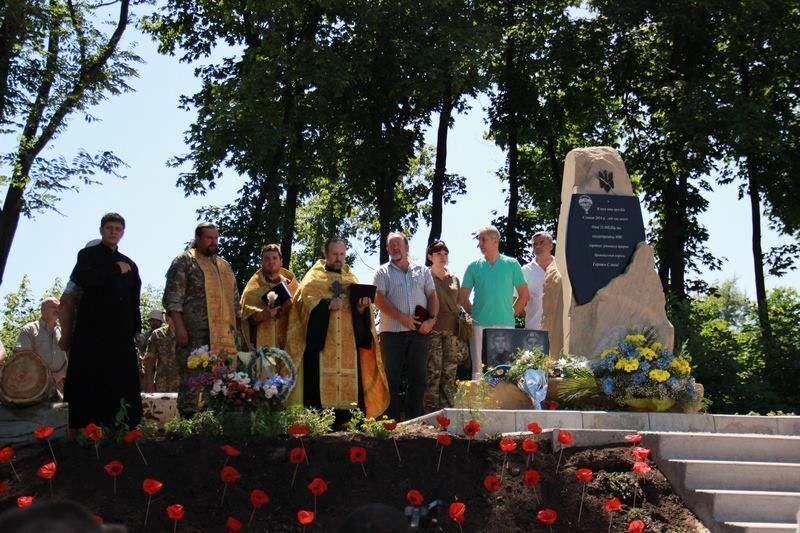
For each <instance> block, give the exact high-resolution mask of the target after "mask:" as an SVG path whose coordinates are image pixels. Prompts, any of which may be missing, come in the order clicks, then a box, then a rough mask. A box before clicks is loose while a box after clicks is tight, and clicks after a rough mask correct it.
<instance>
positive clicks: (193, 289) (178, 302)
mask: <svg viewBox="0 0 800 533" xmlns="http://www.w3.org/2000/svg"><path fill="white" fill-rule="evenodd" d="M217 257H218V256H214V258H212V259H216V258H217ZM233 302H234V303H233V308H234V309H235V310H236V312H237V314H238V312H239V288H238V287H235V286H234V287H233ZM162 303H163V304H164V309H166V310H167V312H170V311H179V312H181V313H183V323H184V325H185V326H186V330H187V331H188V332H189V334H190V335H193V333H195V332H199V331H208V309H207V308H206V290H205V276H204V275H203V270H202V268H200V265H198V264H197V261H195V260H194V258H193V257H192V256H191V254H189V252H184V253H182V254H181V255H179V256H178V257H176V258H175V259H173V261H172V264H171V265H170V267H169V270H168V271H167V283H166V286H165V287H164V298H163V299H162Z"/></svg>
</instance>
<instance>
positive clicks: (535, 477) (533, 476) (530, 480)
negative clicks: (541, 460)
mask: <svg viewBox="0 0 800 533" xmlns="http://www.w3.org/2000/svg"><path fill="white" fill-rule="evenodd" d="M523 480H524V482H525V486H526V487H528V488H530V487H535V486H536V485H538V484H539V482H540V481H541V480H542V476H541V475H540V474H539V472H538V471H537V470H533V469H531V470H526V471H525V476H524V477H523Z"/></svg>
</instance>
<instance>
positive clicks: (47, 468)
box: [36, 461, 56, 479]
mask: <svg viewBox="0 0 800 533" xmlns="http://www.w3.org/2000/svg"><path fill="white" fill-rule="evenodd" d="M36 475H37V476H39V477H40V478H42V479H53V477H55V475H56V464H55V463H53V462H52V461H51V462H49V463H47V464H44V465H42V466H40V467H39V470H37V471H36Z"/></svg>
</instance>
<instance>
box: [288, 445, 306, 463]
mask: <svg viewBox="0 0 800 533" xmlns="http://www.w3.org/2000/svg"><path fill="white" fill-rule="evenodd" d="M305 460H306V451H305V450H304V449H303V448H292V449H291V451H290V452H289V462H291V463H294V464H300V463H302V462H303V461H305Z"/></svg>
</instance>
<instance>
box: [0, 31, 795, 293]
mask: <svg viewBox="0 0 800 533" xmlns="http://www.w3.org/2000/svg"><path fill="white" fill-rule="evenodd" d="M126 40H127V42H128V43H131V42H134V41H135V42H136V45H135V49H136V51H137V53H138V54H139V55H141V56H142V57H143V58H144V59H145V61H146V64H144V65H141V67H140V69H139V72H140V77H139V78H138V79H134V80H132V82H131V85H132V86H133V87H134V89H136V91H135V92H133V93H129V94H125V95H121V96H117V97H113V98H111V99H109V100H107V101H105V102H103V103H102V104H101V105H99V106H98V107H96V108H94V109H92V110H91V113H92V114H93V115H94V116H95V117H97V118H99V119H100V121H98V122H93V123H87V122H86V121H84V120H83V119H82V117H80V116H77V115H75V116H73V117H72V118H71V122H70V124H69V127H68V128H67V129H66V130H65V131H64V133H62V134H61V136H60V137H58V138H57V139H56V141H55V142H53V143H51V144H50V146H49V147H48V149H46V153H45V155H47V156H50V157H52V156H55V155H61V154H63V155H64V156H66V157H67V158H70V157H71V156H72V155H73V154H74V153H75V152H76V151H77V150H78V149H79V148H84V149H86V150H88V151H89V152H93V151H95V150H100V149H110V150H112V151H114V152H115V153H116V154H117V155H118V156H119V157H120V158H121V159H122V160H124V161H125V162H126V163H127V164H128V165H129V168H127V169H125V171H124V174H126V175H127V176H128V178H127V179H125V180H117V179H115V178H111V177H109V178H104V179H103V182H104V183H103V184H102V185H94V186H89V187H83V188H81V190H80V192H78V193H68V194H66V195H65V196H64V197H63V199H62V200H61V201H60V202H59V203H58V205H57V208H58V209H59V210H60V212H61V214H58V213H54V212H48V213H43V214H39V215H37V216H36V218H35V220H29V219H23V220H21V222H20V226H19V229H18V231H17V234H16V238H15V241H14V244H13V247H12V250H11V255H10V258H9V261H8V267H7V269H6V272H5V276H4V279H3V284H2V287H0V295H5V294H6V293H8V292H9V291H13V290H16V288H17V287H18V285H19V282H20V280H21V278H22V276H23V275H24V274H27V275H28V277H29V278H30V280H31V284H32V288H33V292H34V295H36V296H37V297H38V296H39V295H40V294H41V293H42V292H43V291H44V290H46V289H47V288H48V287H49V286H51V285H52V283H53V280H54V279H55V278H56V277H60V278H61V279H62V280H66V279H67V278H68V276H69V273H70V270H71V269H72V266H73V264H74V261H75V257H76V254H77V251H78V250H79V249H80V248H81V247H82V246H83V245H84V244H85V243H86V241H88V240H90V239H92V238H95V237H97V236H98V225H99V220H100V217H101V216H102V215H103V213H105V212H108V211H118V212H119V213H121V214H123V216H125V218H126V220H127V231H126V234H125V237H124V238H123V240H122V242H121V244H120V249H121V251H123V253H126V254H127V255H129V256H130V257H132V258H133V259H134V260H135V261H136V262H137V264H138V265H139V269H140V273H141V276H142V281H143V283H144V284H153V285H157V286H161V285H163V279H164V274H165V273H166V270H167V268H168V266H169V263H170V261H171V260H172V258H173V257H174V256H175V255H177V254H178V253H179V252H180V251H181V250H182V249H183V247H184V244H185V243H186V242H187V241H188V240H190V238H191V236H192V232H193V229H194V226H195V225H196V223H197V221H196V214H195V210H196V209H197V208H198V207H200V206H202V205H207V204H222V203H226V202H229V201H230V200H231V199H232V198H233V196H234V194H235V191H236V190H237V189H238V188H239V186H240V185H241V179H240V178H239V177H237V176H235V175H232V174H229V175H226V176H225V178H224V179H222V180H221V181H220V182H219V183H218V186H217V188H216V189H215V190H213V191H210V193H209V194H208V195H207V196H205V197H189V198H185V197H184V194H183V192H182V191H181V190H179V189H178V188H176V186H175V183H176V180H177V178H178V172H179V170H178V169H174V168H169V167H167V166H166V161H167V159H168V158H170V157H171V156H173V155H176V154H181V153H183V152H184V151H185V147H184V145H183V132H184V131H185V130H186V129H187V128H188V126H189V124H190V123H191V121H192V118H193V116H192V114H191V113H189V112H185V111H181V110H179V109H178V108H177V104H178V98H179V96H180V95H181V94H192V93H193V92H194V91H195V90H196V89H197V88H198V86H199V84H198V82H197V80H195V78H194V76H193V71H194V68H195V66H194V65H186V64H181V63H179V62H178V61H177V59H176V58H174V57H164V56H159V55H158V54H157V53H156V50H155V46H154V44H153V43H151V42H150V40H149V39H148V38H147V37H145V36H143V35H141V34H140V33H138V32H136V31H130V32H129V33H128V34H127V36H126ZM484 103H485V101H484ZM434 118H435V117H434ZM433 122H434V124H435V120H434V121H433ZM485 130H486V125H485V124H484V113H483V110H482V109H481V102H480V101H479V102H473V105H472V110H471V111H470V112H469V113H467V114H465V115H459V116H457V117H456V119H455V127H454V129H453V130H451V133H450V137H449V143H448V144H449V146H448V153H449V157H448V172H455V173H458V174H461V175H463V176H465V177H466V179H467V190H468V191H469V193H468V194H467V195H466V196H464V197H460V198H459V199H458V202H457V204H456V205H447V206H445V210H444V231H443V235H442V238H443V240H445V241H446V242H447V243H448V246H449V248H450V257H451V269H452V270H453V272H455V273H456V274H458V275H459V276H461V275H462V274H463V272H464V270H465V268H466V266H467V264H468V263H469V262H470V261H472V260H474V259H476V258H477V257H478V254H479V252H478V250H477V248H476V247H475V241H474V240H472V239H471V238H470V235H471V233H472V232H473V231H474V230H475V229H476V228H477V227H479V226H482V225H485V224H488V223H489V222H490V220H491V218H492V215H491V211H492V210H499V211H501V212H502V211H504V210H505V205H504V195H503V193H502V188H503V184H502V183H501V182H500V180H499V179H498V178H497V177H496V175H495V173H496V171H497V170H498V169H500V168H502V166H503V163H504V154H503V153H502V152H501V151H500V150H499V149H498V148H496V147H495V146H494V144H493V143H491V142H490V141H487V140H485V139H484V132H485ZM13 141H14V139H10V138H8V136H6V137H3V136H0V151H3V152H5V151H8V149H9V148H10V146H11V145H12V143H13ZM434 141H435V130H431V131H429V132H428V142H430V143H431V144H433V143H434ZM623 157H624V154H623ZM3 170H4V171H5V170H6V169H3ZM630 170H631V169H629V171H630ZM708 198H709V200H710V204H711V206H710V210H709V212H708V213H707V214H706V215H705V216H704V217H703V218H702V221H703V223H704V224H706V225H707V227H708V230H709V233H710V237H711V238H710V241H709V247H710V250H711V252H712V253H713V254H714V255H715V256H718V257H724V258H727V261H726V262H725V264H724V267H723V271H722V272H715V273H706V274H705V279H706V280H707V281H709V282H714V281H717V280H723V279H730V278H733V277H735V278H737V279H738V283H739V286H740V287H741V288H742V289H744V290H745V291H746V292H747V293H748V294H749V295H751V296H752V295H753V294H754V293H755V290H754V282H753V281H752V278H753V276H752V257H751V255H750V235H751V230H750V227H749V221H750V211H749V204H748V203H747V202H746V200H744V201H739V200H737V198H736V189H735V187H731V186H728V187H716V188H715V191H714V192H713V193H711V194H710V195H708ZM645 216H646V215H645ZM427 235H428V228H427V227H422V228H420V230H419V232H418V234H417V235H416V236H414V237H412V240H411V255H412V257H415V258H417V259H420V260H421V259H422V258H423V254H424V246H425V241H426V239H427ZM765 235H766V237H765V239H764V248H765V249H767V248H768V247H769V246H771V245H774V244H776V243H777V242H778V239H777V238H776V236H775V234H774V233H773V232H771V231H770V230H769V229H768V228H765ZM222 238H223V239H224V235H223V236H222ZM377 266H378V257H377V256H368V255H364V254H363V252H362V254H361V255H360V258H359V260H358V261H357V262H356V264H355V270H356V273H357V274H358V275H359V277H360V278H361V279H362V280H369V279H371V278H372V272H373V270H374V269H375V268H376V267H377ZM767 285H768V287H770V288H771V287H774V286H776V285H783V286H793V287H797V286H798V285H800V274H798V273H797V272H793V273H791V274H790V275H788V276H786V277H784V278H777V279H776V278H768V279H767Z"/></svg>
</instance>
